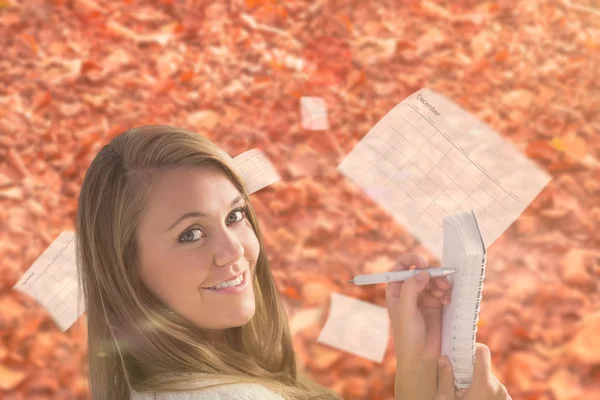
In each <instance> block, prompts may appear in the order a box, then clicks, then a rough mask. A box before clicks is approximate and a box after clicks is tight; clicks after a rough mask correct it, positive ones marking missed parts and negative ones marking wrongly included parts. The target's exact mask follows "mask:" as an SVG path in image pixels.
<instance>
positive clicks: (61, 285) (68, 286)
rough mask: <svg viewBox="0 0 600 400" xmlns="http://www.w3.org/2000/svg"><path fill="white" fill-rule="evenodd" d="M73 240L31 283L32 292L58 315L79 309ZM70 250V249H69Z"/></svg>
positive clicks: (73, 312)
mask: <svg viewBox="0 0 600 400" xmlns="http://www.w3.org/2000/svg"><path fill="white" fill-rule="evenodd" d="M72 246H73V242H70V243H69V245H68V246H67V247H66V248H65V249H63V251H62V252H61V253H60V254H59V255H58V256H57V257H56V259H55V260H54V261H53V262H52V263H51V264H50V265H49V266H48V268H47V269H46V270H45V271H44V272H43V273H42V274H41V275H39V276H38V277H37V279H35V280H34V281H33V282H32V284H31V293H32V294H33V296H34V297H35V298H36V299H38V301H39V302H40V303H42V304H43V305H44V306H45V307H46V308H48V309H49V310H54V311H53V313H54V314H56V315H59V316H60V315H62V314H64V313H66V312H70V313H72V314H75V313H76V311H77V287H78V283H77V275H76V270H75V267H74V265H75V261H74V259H73V256H72V254H70V253H72V252H73V249H72ZM69 250H70V251H69Z"/></svg>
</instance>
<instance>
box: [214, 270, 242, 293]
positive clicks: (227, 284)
mask: <svg viewBox="0 0 600 400" xmlns="http://www.w3.org/2000/svg"><path fill="white" fill-rule="evenodd" d="M242 280H244V274H242V275H240V276H239V277H238V278H236V279H232V280H230V281H227V282H223V283H219V284H218V285H215V286H213V287H212V288H211V289H217V290H218V289H225V288H228V287H234V286H237V285H239V284H240V283H242Z"/></svg>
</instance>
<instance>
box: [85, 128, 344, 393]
mask: <svg viewBox="0 0 600 400" xmlns="http://www.w3.org/2000/svg"><path fill="white" fill-rule="evenodd" d="M190 166H192V167H205V166H206V167H217V168H221V169H222V170H223V171H224V172H225V173H226V174H227V175H228V176H229V178H230V179H231V181H232V183H233V184H234V185H235V186H236V187H237V189H238V190H239V191H240V193H242V195H243V196H244V198H245V199H246V201H247V204H248V213H247V218H248V220H249V221H250V223H251V225H252V227H253V229H254V232H255V233H256V236H257V238H258V241H259V243H260V255H259V257H258V260H257V265H256V276H255V281H254V290H255V298H256V312H255V315H254V317H253V318H252V319H251V320H250V322H248V323H247V324H245V325H244V326H240V327H233V328H229V329H225V331H224V332H225V343H226V345H221V346H216V345H214V344H213V343H211V342H210V340H209V339H208V338H207V336H206V334H205V331H204V330H202V329H200V328H198V327H196V326H194V325H193V324H191V323H190V322H189V321H187V320H186V319H184V318H182V317H181V316H179V315H178V314H176V313H174V312H173V311H172V310H170V309H169V308H168V307H167V306H166V305H165V304H164V303H162V302H161V301H160V300H159V299H158V298H157V297H156V296H154V295H152V294H151V292H150V291H149V290H148V289H147V288H146V287H145V286H144V285H143V283H142V282H141V280H140V278H139V276H138V274H137V266H138V260H139V254H138V251H139V250H138V245H137V243H136V235H135V232H136V229H137V228H136V227H137V223H138V221H139V218H140V216H141V214H142V212H144V207H145V204H146V200H147V198H148V195H149V194H150V193H151V190H152V188H153V186H154V184H155V182H156V180H157V178H158V177H159V176H160V175H161V173H163V172H165V171H167V170H171V169H174V168H179V167H190ZM236 168H237V167H236V166H235V165H234V164H233V161H232V158H231V157H230V156H229V155H228V154H227V153H225V152H224V151H223V150H222V149H221V148H219V147H218V146H217V145H215V144H214V143H212V142H211V141H210V140H208V139H207V138H205V137H203V136H201V135H198V134H195V133H192V132H189V131H186V130H184V129H180V128H174V127H170V126H165V125H151V126H143V127H138V128H134V129H130V130H128V131H126V132H123V133H121V134H120V135H119V136H117V137H115V138H114V139H112V141H111V142H110V143H108V144H107V145H105V146H104V147H103V148H102V149H101V150H100V151H99V153H98V154H97V155H96V157H95V158H94V160H93V161H92V163H91V165H90V167H89V169H88V171H87V173H86V175H85V178H84V181H83V185H82V188H81V193H80V197H79V203H78V208H77V221H76V224H77V225H76V231H77V240H76V256H77V264H78V268H79V276H80V279H81V282H80V283H81V287H82V288H83V295H84V298H85V305H86V311H87V329H88V360H89V382H90V394H91V396H92V398H93V399H99V400H105V399H128V398H129V397H130V393H131V390H135V391H137V392H165V391H187V390H190V387H191V386H190V384H193V383H194V382H195V383H200V384H201V385H200V386H198V385H196V387H195V390H198V388H208V387H213V386H222V385H226V384H229V383H260V384H263V385H265V386H267V387H268V388H270V389H272V390H273V391H275V392H277V393H279V394H281V395H282V396H283V397H284V398H286V399H339V397H338V396H336V395H335V394H334V393H333V392H332V391H329V390H327V389H325V388H323V387H320V386H319V385H317V384H315V383H314V382H312V381H311V380H310V379H308V378H307V377H306V376H304V375H302V376H301V374H300V373H299V372H298V371H297V366H296V357H295V354H294V350H293V347H292V337H291V334H290V330H289V327H288V322H287V317H286V314H285V311H284V309H283V307H282V304H281V300H280V298H279V293H278V291H277V288H276V286H275V283H274V281H273V276H272V274H271V270H270V266H269V263H268V261H267V257H266V255H265V250H264V246H263V240H262V235H261V231H260V228H259V225H258V222H257V219H256V214H255V212H254V209H253V207H252V204H251V202H250V199H249V198H248V192H247V189H246V187H245V186H244V184H243V182H242V180H241V178H240V176H239V174H238V172H237V169H236ZM208 382H211V383H216V385H212V384H211V385H207V383H208ZM202 383H204V385H202Z"/></svg>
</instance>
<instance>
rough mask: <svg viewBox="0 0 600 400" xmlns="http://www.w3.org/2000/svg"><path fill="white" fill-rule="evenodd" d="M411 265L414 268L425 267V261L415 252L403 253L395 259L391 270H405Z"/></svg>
mask: <svg viewBox="0 0 600 400" xmlns="http://www.w3.org/2000/svg"><path fill="white" fill-rule="evenodd" d="M412 265H414V266H415V267H416V268H427V262H426V261H425V259H424V258H423V257H421V256H420V255H417V254H403V255H401V256H400V257H398V259H397V260H396V263H395V264H394V267H393V268H392V271H406V270H408V269H409V268H410V267H411V266H412Z"/></svg>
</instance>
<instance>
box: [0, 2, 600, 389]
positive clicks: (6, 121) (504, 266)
mask: <svg viewBox="0 0 600 400" xmlns="http://www.w3.org/2000/svg"><path fill="white" fill-rule="evenodd" d="M599 7H600V6H599V4H598V2H597V1H595V0H587V1H584V0H522V1H508V0H503V1H479V0H457V1H446V2H442V1H439V0H438V1H435V2H434V1H429V0H407V1H391V0H390V1H359V0H354V1H351V0H340V1H324V0H315V1H306V0H305V1H299V0H298V1H268V0H252V1H251V0H246V1H242V0H237V1H236V0H232V1H199V0H196V1H191V0H190V1H187V2H186V1H179V0H157V1H149V0H123V1H106V0H102V1H98V2H95V1H93V0H54V1H50V0H48V1H41V0H37V1H36V0H23V1H18V0H0V48H1V49H2V57H0V260H2V261H1V262H0V333H1V337H0V361H1V364H0V397H2V398H3V399H25V398H27V399H37V398H39V399H42V398H48V399H49V398H52V399H85V398H88V392H87V388H86V386H85V382H86V379H87V365H86V336H85V335H86V333H85V321H84V318H81V319H80V320H79V321H78V322H77V323H76V324H75V325H74V326H73V327H72V328H71V329H70V330H69V331H68V332H66V333H62V332H60V331H59V330H58V328H57V327H56V326H55V325H54V324H53V323H52V321H51V320H50V318H49V317H48V314H47V313H46V312H45V311H44V310H43V309H42V308H41V307H39V306H38V305H37V304H36V303H35V301H33V300H32V299H30V298H27V297H26V296H24V295H21V294H19V293H17V292H15V291H13V290H12V287H13V285H14V284H15V283H16V282H17V280H18V279H19V277H20V275H21V274H22V273H23V272H24V271H25V270H26V269H27V268H28V267H29V266H30V265H31V263H32V262H33V261H34V260H35V259H36V258H37V257H38V256H39V255H40V254H41V252H42V251H43V250H44V249H45V248H46V247H47V246H48V245H49V244H50V243H51V242H52V241H53V240H54V239H55V238H56V236H58V234H59V233H60V232H61V231H63V230H73V229H74V222H75V221H74V217H75V212H76V205H77V203H76V201H77V198H78V194H79V190H80V185H81V182H82V180H83V176H84V174H85V171H86V169H87V167H88V166H89V163H90V162H91V160H92V158H93V157H94V155H95V154H96V153H97V151H98V150H99V149H100V147H101V146H102V145H103V144H105V143H106V142H108V141H109V140H110V139H111V138H112V137H114V136H115V135H117V134H119V133H121V132H122V131H124V130H126V129H128V128H131V127H134V126H138V125H146V124H170V125H175V126H181V127H184V128H188V129H190V130H193V131H195V132H198V133H199V134H202V135H206V136H207V137H209V138H210V139H211V140H213V141H214V142H216V143H217V144H219V145H220V146H222V147H223V148H224V149H225V150H226V151H227V152H228V153H229V154H230V155H232V156H235V155H237V154H239V153H241V152H243V151H245V150H248V149H250V148H254V147H257V148H260V149H262V150H263V151H264V152H265V153H266V154H267V155H268V157H269V158H270V159H271V160H272V162H273V163H274V165H275V166H276V167H277V168H278V170H279V172H280V174H281V176H282V180H281V181H280V182H278V183H276V184H274V185H271V186H269V187H267V188H265V189H263V190H261V191H259V192H257V193H255V194H253V195H252V199H253V204H254V206H255V208H256V210H257V212H258V213H259V218H260V222H261V224H262V227H263V229H264V233H265V237H266V248H267V251H268V254H269V259H270V261H271V265H272V268H273V273H274V275H275V277H276V278H277V284H278V286H279V288H280V291H281V293H282V296H283V297H284V298H285V299H286V304H287V306H288V312H289V314H290V321H291V326H292V329H293V332H294V338H295V345H296V349H297V351H298V357H299V359H300V361H301V363H302V364H303V365H304V367H305V368H306V369H307V370H308V372H309V373H310V374H311V375H312V376H314V378H315V380H317V381H318V382H319V383H321V384H323V385H325V386H327V387H330V388H333V389H334V390H336V391H337V392H338V393H340V394H341V395H342V396H343V397H344V398H345V399H392V398H393V377H394V375H393V374H394V368H395V359H394V357H393V354H392V352H391V351H392V349H391V346H390V351H389V352H388V354H387V355H386V357H385V359H384V361H383V363H382V364H375V363H373V362H370V361H366V360H363V359H360V358H358V357H355V356H352V355H349V354H345V353H343V352H340V351H337V350H335V349H332V348H329V347H327V346H324V345H321V344H318V343H316V338H317V337H318V334H319V331H320V328H321V327H322V325H323V322H324V318H325V317H326V310H327V307H328V301H329V296H330V293H331V292H333V291H336V292H340V293H344V294H347V295H351V296H355V297H357V298H360V299H363V300H366V301H370V302H372V303H376V304H380V305H384V300H385V297H384V290H385V288H384V286H383V285H376V287H349V286H348V285H347V284H346V283H344V282H346V281H347V279H350V278H351V277H352V276H354V275H355V274H357V273H369V272H378V271H383V270H387V269H389V268H390V267H391V265H392V264H393V261H394V260H395V258H396V257H398V256H399V255H401V254H403V253H406V252H418V253H420V254H423V255H424V256H426V257H427V256H428V254H427V251H426V250H425V249H424V248H423V247H421V246H420V245H419V243H418V242H417V241H416V240H415V239H414V238H413V237H412V236H411V235H410V234H409V233H408V231H407V230H405V229H404V228H403V227H402V226H400V225H398V224H397V223H395V222H394V220H393V219H392V218H391V217H390V216H389V215H387V214H386V213H385V212H384V211H383V210H382V209H380V208H379V207H378V206H377V205H376V204H374V203H373V202H372V201H371V200H370V199H369V198H368V197H367V196H366V195H365V194H364V193H362V192H361V191H360V190H359V189H358V188H356V187H355V186H354V185H352V184H351V183H350V182H349V181H347V180H346V179H345V178H344V177H343V176H341V175H340V174H339V173H338V172H337V171H336V166H337V165H338V164H339V163H340V162H341V160H342V159H343V157H344V156H345V155H346V154H347V153H349V152H350V150H351V149H352V148H353V147H354V145H355V144H356V143H357V142H358V141H359V140H360V139H361V138H362V137H363V136H364V135H365V134H366V133H367V132H368V131H369V129H370V128H371V127H372V126H373V125H374V124H375V123H376V122H377V121H378V120H379V119H380V118H381V117H383V115H385V113H387V112H388V111H389V110H390V109H391V108H392V107H393V106H394V105H396V104H397V103H398V102H400V101H401V100H402V99H404V98H405V97H406V96H408V95H409V94H411V93H413V92H415V91H416V90H418V89H420V88H421V87H425V86H426V87H430V88H431V89H433V90H435V91H438V92H440V93H442V94H444V95H446V96H448V97H450V98H452V99H453V100H455V101H456V102H458V103H459V104H461V105H462V106H463V107H464V108H466V109H467V110H469V111H470V112H472V113H473V114H475V115H477V116H478V117H479V118H480V119H482V120H483V121H485V122H487V123H488V124H489V125H490V126H492V127H493V128H494V129H496V130H497V131H498V132H499V133H500V134H501V135H502V136H503V137H504V138H505V139H506V140H507V141H509V142H512V143H514V144H515V145H516V146H517V147H518V148H519V149H520V150H521V151H522V152H523V153H525V154H527V155H528V156H529V157H530V158H532V159H534V160H535V161H536V162H537V163H538V165H539V166H540V167H542V168H544V169H545V170H546V171H548V173H550V174H551V175H552V176H553V179H552V181H551V182H550V184H549V185H548V186H547V187H546V188H545V189H544V190H543V191H542V193H541V194H540V195H539V196H538V197H537V198H536V199H535V200H534V202H533V203H532V204H531V206H530V207H529V208H528V209H527V210H526V211H525V212H524V213H523V214H522V215H521V216H520V217H519V219H518V220H517V221H516V222H515V223H514V224H513V225H512V226H511V227H510V228H509V229H508V230H507V231H506V232H505V233H504V235H502V236H501V237H500V238H499V239H498V240H497V241H496V242H495V243H494V244H493V245H492V246H491V247H490V248H489V257H488V260H489V263H488V269H487V275H486V284H485V288H484V293H483V305H482V311H481V321H480V324H479V331H478V336H477V339H478V341H479V342H483V343H486V344H488V345H489V347H490V348H491V350H492V355H493V364H494V367H495V372H496V375H497V376H498V377H499V379H500V380H501V381H502V382H503V383H505V385H506V386H507V388H508V390H509V393H510V394H511V395H512V398H513V399H514V400H571V399H598V398H600V341H599V340H598V339H597V338H598V332H600V311H599V308H600V295H599V290H598V289H599V286H598V282H599V280H598V276H599V274H600V251H599V249H600V230H599V229H598V226H600V164H599V160H600V117H599V112H600V95H599V93H600V78H598V77H599V76H600V29H599V27H600V8H599ZM301 96H319V97H322V98H323V99H324V100H325V102H326V104H327V107H328V111H329V123H330V129H329V130H327V131H307V130H304V129H302V125H301V122H300V111H299V98H300V97H301ZM507 162H510V161H509V160H507ZM429 260H430V261H432V262H435V261H436V260H433V259H432V258H431V257H429Z"/></svg>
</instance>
